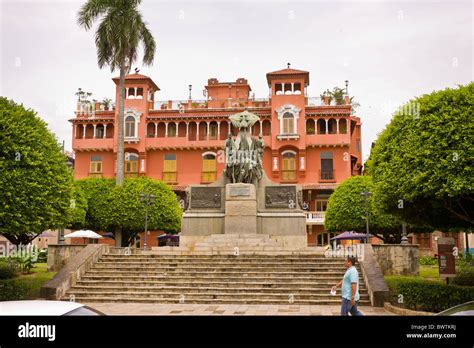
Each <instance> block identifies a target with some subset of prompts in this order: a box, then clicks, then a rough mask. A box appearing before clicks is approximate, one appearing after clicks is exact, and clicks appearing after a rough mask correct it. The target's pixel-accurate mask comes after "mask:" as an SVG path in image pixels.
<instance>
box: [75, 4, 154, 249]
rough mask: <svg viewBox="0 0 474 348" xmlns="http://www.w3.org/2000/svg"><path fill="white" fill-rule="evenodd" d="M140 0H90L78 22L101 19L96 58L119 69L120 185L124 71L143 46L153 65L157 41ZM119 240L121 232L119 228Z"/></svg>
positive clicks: (85, 25)
mask: <svg viewBox="0 0 474 348" xmlns="http://www.w3.org/2000/svg"><path fill="white" fill-rule="evenodd" d="M140 3H141V0H88V1H87V2H86V3H85V4H84V5H83V6H82V7H81V9H80V11H79V14H78V24H79V25H80V26H81V27H83V28H84V29H86V30H90V29H91V28H92V26H93V24H94V22H96V21H98V20H100V24H99V25H98V28H97V31H96V33H95V44H96V47H97V61H98V64H99V67H100V68H103V67H104V66H106V65H108V66H109V67H110V70H111V71H112V72H113V71H115V70H116V69H118V70H119V71H120V82H119V89H120V92H119V107H118V120H117V123H118V128H117V129H118V132H117V133H118V135H117V137H118V143H117V144H118V145H117V174H116V182H117V185H122V181H123V179H124V98H125V75H127V74H128V73H129V72H130V69H131V67H132V65H133V64H134V63H135V61H136V60H137V55H138V49H139V47H140V45H142V46H143V64H144V65H151V64H152V63H153V60H154V57H155V50H156V43H155V39H154V38H153V35H152V34H151V32H150V30H149V29H148V27H147V25H146V23H145V22H144V21H143V18H142V15H141V13H140V11H139V10H138V5H139V4H140ZM116 234H117V237H116V242H117V244H120V241H121V233H120V231H117V233H116Z"/></svg>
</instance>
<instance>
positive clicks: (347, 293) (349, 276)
mask: <svg viewBox="0 0 474 348" xmlns="http://www.w3.org/2000/svg"><path fill="white" fill-rule="evenodd" d="M352 283H356V284H357V285H356V293H355V300H356V301H359V272H357V269H356V268H355V267H354V266H351V267H349V268H348V269H347V271H346V273H345V274H344V278H343V279H342V298H345V299H347V300H351V295H352Z"/></svg>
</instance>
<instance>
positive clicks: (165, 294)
mask: <svg viewBox="0 0 474 348" xmlns="http://www.w3.org/2000/svg"><path fill="white" fill-rule="evenodd" d="M66 295H74V296H81V297H85V298H87V297H94V296H103V297H108V298H110V299H112V298H117V297H122V296H126V297H128V298H146V297H148V298H149V297H153V298H156V299H160V298H169V297H173V296H176V297H178V298H179V297H180V296H184V297H185V301H186V298H189V299H218V298H220V299H226V298H240V299H245V298H247V299H254V298H260V299H274V300H283V301H288V299H289V297H290V296H291V295H293V297H294V298H296V297H298V299H300V300H312V299H331V298H333V297H334V296H332V295H330V294H329V291H326V293H325V294H318V293H313V294H311V293H303V294H296V293H287V292H282V293H261V292H243V291H238V292H237V291H235V292H217V291H216V292H202V293H201V292H183V293H176V292H173V291H162V292H160V293H153V295H152V296H149V295H150V293H149V292H146V291H105V290H103V291H90V290H87V291H77V290H74V291H68V292H67V294H66ZM360 297H361V299H362V300H367V299H368V298H369V295H368V294H360Z"/></svg>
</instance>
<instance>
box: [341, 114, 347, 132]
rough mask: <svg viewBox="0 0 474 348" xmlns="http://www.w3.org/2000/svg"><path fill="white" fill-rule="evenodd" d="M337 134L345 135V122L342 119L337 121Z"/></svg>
mask: <svg viewBox="0 0 474 348" xmlns="http://www.w3.org/2000/svg"><path fill="white" fill-rule="evenodd" d="M339 133H341V134H347V121H346V120H345V119H344V118H342V119H340V120H339Z"/></svg>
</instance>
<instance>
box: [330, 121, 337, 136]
mask: <svg viewBox="0 0 474 348" xmlns="http://www.w3.org/2000/svg"><path fill="white" fill-rule="evenodd" d="M336 133H337V124H336V120H335V119H333V118H330V119H329V121H328V134H336Z"/></svg>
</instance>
